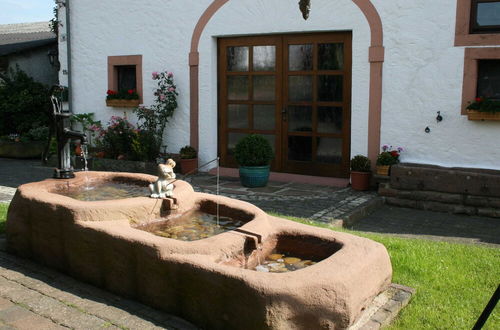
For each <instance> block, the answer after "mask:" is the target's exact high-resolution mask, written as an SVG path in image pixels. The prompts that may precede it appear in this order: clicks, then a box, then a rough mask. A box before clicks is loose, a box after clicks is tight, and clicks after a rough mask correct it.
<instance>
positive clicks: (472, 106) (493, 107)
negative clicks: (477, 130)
mask: <svg viewBox="0 0 500 330" xmlns="http://www.w3.org/2000/svg"><path fill="white" fill-rule="evenodd" d="M467 110H475V111H479V112H500V101H497V100H492V99H490V98H487V97H484V96H480V97H476V99H475V100H474V102H470V103H469V105H468V106H467Z"/></svg>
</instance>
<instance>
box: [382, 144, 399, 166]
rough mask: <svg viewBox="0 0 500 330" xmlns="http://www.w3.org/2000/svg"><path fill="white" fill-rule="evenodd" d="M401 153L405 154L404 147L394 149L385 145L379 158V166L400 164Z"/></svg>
mask: <svg viewBox="0 0 500 330" xmlns="http://www.w3.org/2000/svg"><path fill="white" fill-rule="evenodd" d="M401 152H403V148H402V147H397V148H393V147H392V146H390V145H387V144H384V145H383V146H382V152H381V153H380V154H379V155H378V157H377V165H395V164H397V163H399V156H400V155H401Z"/></svg>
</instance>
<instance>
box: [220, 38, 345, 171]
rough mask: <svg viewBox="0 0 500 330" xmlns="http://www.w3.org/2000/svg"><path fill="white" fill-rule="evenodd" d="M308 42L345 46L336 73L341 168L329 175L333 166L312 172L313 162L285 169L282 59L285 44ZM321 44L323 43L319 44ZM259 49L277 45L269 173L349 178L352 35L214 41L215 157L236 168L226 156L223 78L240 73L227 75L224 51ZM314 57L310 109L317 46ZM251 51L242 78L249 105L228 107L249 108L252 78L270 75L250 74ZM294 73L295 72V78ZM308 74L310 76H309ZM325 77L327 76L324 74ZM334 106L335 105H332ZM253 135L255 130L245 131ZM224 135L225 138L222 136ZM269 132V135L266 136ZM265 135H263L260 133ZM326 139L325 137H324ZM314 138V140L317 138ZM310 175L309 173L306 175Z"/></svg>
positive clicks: (285, 82)
mask: <svg viewBox="0 0 500 330" xmlns="http://www.w3.org/2000/svg"><path fill="white" fill-rule="evenodd" d="M311 39H313V42H312V43H313V44H315V45H317V44H319V43H329V42H342V43H343V44H344V70H339V73H340V72H341V73H342V74H343V77H344V80H343V91H342V93H343V95H342V102H337V103H339V106H341V107H342V109H343V114H342V115H343V119H342V121H343V128H342V134H341V138H342V141H343V144H342V164H341V165H340V167H341V169H340V170H335V171H334V172H332V166H335V165H333V164H328V163H324V164H323V165H319V166H318V165H317V164H316V166H315V167H318V169H316V168H315V169H313V168H312V167H311V165H312V162H307V163H304V164H303V165H302V169H300V166H299V169H298V170H297V169H295V170H294V169H293V168H290V166H289V165H287V164H286V163H287V160H286V154H287V151H286V150H285V147H286V145H287V143H285V139H287V138H288V134H287V131H286V125H283V121H282V120H283V117H282V113H281V111H282V109H283V108H284V104H285V103H284V100H285V98H286V96H287V93H288V90H287V77H288V75H287V74H285V72H287V71H288V70H287V69H285V65H286V63H288V59H285V57H286V54H287V53H288V47H287V46H288V44H289V43H288V41H289V40H294V42H293V43H299V42H300V41H299V40H303V41H304V42H307V43H311ZM322 40H323V41H322ZM259 45H276V70H275V71H274V75H275V77H276V78H277V79H276V80H275V95H276V99H275V102H276V104H275V105H276V106H275V124H276V126H275V131H274V132H273V134H274V135H275V147H276V148H275V150H276V159H275V160H274V161H273V164H272V170H274V171H279V172H289V173H300V174H304V172H307V171H313V172H314V174H315V175H320V176H335V177H348V176H349V161H350V140H351V134H350V132H351V90H352V86H351V84H352V83H351V81H352V33H351V32H319V33H300V34H279V35H259V36H245V37H233V38H231V37H228V38H219V39H218V40H217V54H218V58H217V63H218V68H217V75H218V80H217V87H218V96H219V97H218V105H217V122H218V132H217V137H218V155H219V157H221V165H222V166H226V167H236V165H237V164H236V163H235V161H234V159H231V157H228V155H227V143H228V138H227V132H228V127H227V113H226V111H227V104H228V103H229V102H228V100H227V77H226V75H242V74H243V73H242V72H237V73H228V72H227V71H226V63H225V62H226V55H227V53H226V50H227V47H228V46H249V47H252V46H259ZM313 49H314V52H315V53H314V55H313V61H314V64H313V77H314V79H313V91H314V95H313V98H314V102H313V105H312V107H313V109H314V108H315V107H317V103H318V101H317V88H316V84H317V78H318V76H319V74H320V73H321V71H320V70H318V68H317V63H316V62H317V46H315V47H314V48H313ZM252 54H253V52H252V51H249V69H248V72H247V73H246V74H245V75H247V74H248V75H249V81H250V84H249V91H248V93H249V101H231V102H230V103H235V104H252V103H255V102H254V101H250V99H251V97H250V96H251V95H252V87H253V84H252V83H251V82H252V79H253V78H252V77H253V76H254V75H261V74H262V75H269V72H253V68H252V65H253V58H252ZM295 73H297V72H294V74H295ZM309 73H310V72H309ZM325 73H326V72H325ZM328 73H330V74H331V73H332V71H328ZM333 106H335V105H333ZM250 108H251V106H250V107H249V111H248V123H249V126H250V127H252V118H251V117H252V113H253V111H252V110H250ZM316 113H317V111H314V112H313V127H316V126H317V118H316V117H317V115H316ZM231 130H232V131H235V132H237V131H238V130H236V129H231ZM243 131H245V130H244V129H242V130H241V132H242V133H244V132H243ZM246 131H249V132H250V133H252V132H253V131H254V130H246ZM222 133H225V134H222ZM269 133H270V132H268V134H269ZM263 134H264V133H263ZM323 135H326V134H323ZM316 137H317V134H316V135H314V136H313V138H316ZM313 145H314V146H316V142H315V141H314V142H313ZM315 150H316V149H315V148H313V150H312V152H313V153H314V152H315ZM309 174H312V173H309Z"/></svg>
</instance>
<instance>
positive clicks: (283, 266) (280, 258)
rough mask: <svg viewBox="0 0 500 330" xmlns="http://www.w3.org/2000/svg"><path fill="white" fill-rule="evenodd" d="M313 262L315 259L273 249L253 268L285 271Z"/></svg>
mask: <svg viewBox="0 0 500 330" xmlns="http://www.w3.org/2000/svg"><path fill="white" fill-rule="evenodd" d="M314 264H316V261H313V260H303V259H300V258H297V257H294V256H291V255H289V254H287V253H279V251H276V250H275V251H273V252H271V254H269V255H268V256H267V257H266V259H265V260H264V262H263V263H262V264H261V263H260V260H259V264H258V265H257V266H256V267H255V268H254V269H253V270H256V271H258V272H265V273H287V272H293V271H294V270H298V269H302V268H306V267H309V266H312V265H314Z"/></svg>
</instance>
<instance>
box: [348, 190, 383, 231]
mask: <svg viewBox="0 0 500 330" xmlns="http://www.w3.org/2000/svg"><path fill="white" fill-rule="evenodd" d="M382 205H384V199H383V198H381V197H375V198H372V199H370V200H369V201H367V202H365V203H364V204H362V205H360V206H359V207H357V208H355V209H353V210H352V211H351V212H349V213H347V214H346V215H345V216H344V219H343V221H342V226H343V227H344V228H346V227H350V226H352V225H353V224H354V223H356V222H357V221H359V220H360V219H363V218H364V217H366V216H368V215H370V214H371V213H373V212H375V211H376V210H377V209H378V208H380V207H381V206H382Z"/></svg>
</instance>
